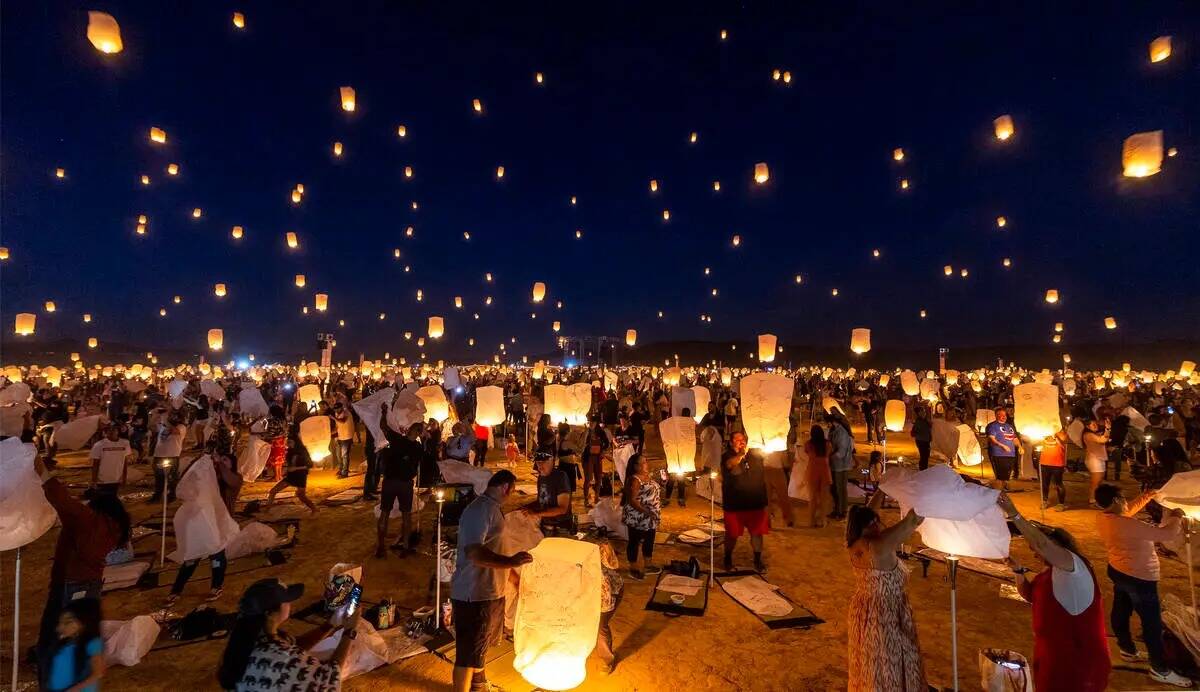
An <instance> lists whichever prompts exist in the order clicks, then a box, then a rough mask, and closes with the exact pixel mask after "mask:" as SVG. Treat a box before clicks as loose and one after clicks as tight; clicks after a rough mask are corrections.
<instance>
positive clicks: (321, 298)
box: [313, 293, 329, 312]
mask: <svg viewBox="0 0 1200 692" xmlns="http://www.w3.org/2000/svg"><path fill="white" fill-rule="evenodd" d="M313 307H315V308H316V309H317V312H325V310H326V309H327V308H328V307H329V295H328V294H325V293H318V294H317V295H316V296H314V304H313Z"/></svg>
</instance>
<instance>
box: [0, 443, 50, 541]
mask: <svg viewBox="0 0 1200 692" xmlns="http://www.w3.org/2000/svg"><path fill="white" fill-rule="evenodd" d="M35 457H37V448H36V447H34V446H33V445H32V444H25V443H23V442H21V438H19V437H10V438H8V439H7V440H3V441H0V552H3V551H6V550H14V549H16V548H20V547H21V546H23V545H26V544H28V543H32V542H33V541H36V540H37V539H39V538H41V536H42V534H44V533H46V532H47V531H49V530H50V527H51V526H54V521H55V519H57V518H58V515H57V514H55V512H54V508H53V507H51V506H50V503H49V502H48V501H47V500H46V493H45V491H43V490H42V479H40V478H38V475H37V472H36V471H34V470H33V460H34V458H35Z"/></svg>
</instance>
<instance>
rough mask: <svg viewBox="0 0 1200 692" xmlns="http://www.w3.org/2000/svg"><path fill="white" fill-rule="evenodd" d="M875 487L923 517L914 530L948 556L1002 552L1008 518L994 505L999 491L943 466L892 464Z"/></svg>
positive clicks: (903, 508)
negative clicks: (921, 468)
mask: <svg viewBox="0 0 1200 692" xmlns="http://www.w3.org/2000/svg"><path fill="white" fill-rule="evenodd" d="M880 488H881V489H882V490H883V491H884V492H885V493H887V494H888V495H890V496H892V497H893V498H894V499H895V500H896V501H897V502H899V503H900V512H901V514H904V513H907V512H908V510H909V509H910V508H911V509H913V510H915V511H916V513H917V514H919V515H920V516H922V517H925V521H924V522H923V523H922V524H921V527H920V528H919V529H918V531H920V533H921V540H922V541H924V543H925V545H927V546H929V547H930V548H933V549H935V550H940V551H942V552H944V553H949V554H951V555H961V556H965V557H979V558H986V559H991V560H999V559H1003V558H1005V557H1008V546H1009V540H1010V535H1009V532H1008V522H1006V521H1005V519H1004V514H1003V512H1001V511H1000V507H998V506H997V505H996V497H997V496H998V495H999V492H998V491H996V490H992V489H991V488H985V487H983V486H981V485H975V484H973V483H967V482H966V481H964V480H963V479H962V477H960V476H959V475H958V474H957V473H955V472H954V469H952V468H950V467H949V466H931V467H929V468H928V469H926V470H924V471H910V470H908V469H903V468H897V469H892V470H890V471H888V472H887V474H886V475H885V476H884V477H883V481H882V482H881V483H880Z"/></svg>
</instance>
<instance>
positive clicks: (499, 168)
mask: <svg viewBox="0 0 1200 692" xmlns="http://www.w3.org/2000/svg"><path fill="white" fill-rule="evenodd" d="M503 177H504V166H496V180H499V179H501V178H503Z"/></svg>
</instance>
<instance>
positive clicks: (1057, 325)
mask: <svg viewBox="0 0 1200 692" xmlns="http://www.w3.org/2000/svg"><path fill="white" fill-rule="evenodd" d="M1062 330H1063V323H1062V322H1055V323H1054V331H1055V332H1056V333H1058V334H1061V333H1062Z"/></svg>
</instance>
